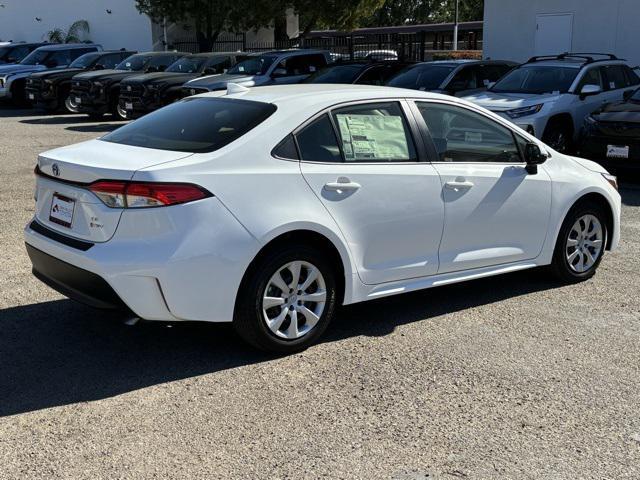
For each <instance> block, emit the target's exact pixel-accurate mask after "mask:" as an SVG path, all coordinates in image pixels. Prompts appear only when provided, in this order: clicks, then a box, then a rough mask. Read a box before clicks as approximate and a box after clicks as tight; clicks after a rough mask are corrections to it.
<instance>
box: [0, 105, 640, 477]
mask: <svg viewBox="0 0 640 480" xmlns="http://www.w3.org/2000/svg"><path fill="white" fill-rule="evenodd" d="M115 125H117V124H110V123H108V122H102V123H88V122H86V121H84V119H83V118H82V117H73V116H72V117H40V116H35V115H33V114H32V113H30V112H28V111H22V112H21V111H11V110H7V109H4V110H0V179H1V182H0V222H1V223H0V225H1V227H0V248H1V252H2V254H1V255H0V478H2V479H5V478H6V479H18V478H29V479H32V478H43V479H45V478H46V479H52V478H56V479H85V478H86V479H117V478H126V479H138V478H185V479H186V478H189V479H193V478H221V479H228V478H246V479H262V478H291V479H294V478H295V479H298V478H362V479H385V478H390V479H405V480H408V479H411V480H417V479H427V478H429V479H433V478H437V479H449V478H473V479H491V478H496V479H498V478H499V479H512V478H513V479H528V478H531V479H533V478H535V479H582V478H609V479H622V478H629V479H637V478H640V415H639V414H638V412H639V411H640V371H639V370H640V298H639V297H640V295H639V293H640V275H638V272H639V271H640V188H639V187H638V185H637V184H636V185H629V186H627V187H625V188H624V189H623V190H622V195H623V200H624V209H623V227H622V243H621V246H620V249H619V250H618V251H616V252H614V253H612V254H608V255H606V257H605V259H604V261H603V263H602V265H601V267H600V269H599V271H598V274H597V275H596V277H595V278H594V279H593V280H591V281H588V282H586V283H583V284H580V285H574V286H561V285H558V284H556V283H554V282H552V281H550V280H549V279H548V278H547V277H546V275H545V274H544V272H538V271H528V272H522V273H518V274H512V275H508V276H504V277H497V278H494V279H485V280H481V281H476V282H472V283H467V284H463V285H454V286H449V287H444V288H439V289H434V290H430V291H425V292H418V293H414V294H409V295H405V296H399V297H395V298H390V299H386V300H379V301H376V302H371V303H368V304H363V305H356V306H351V307H348V308H345V309H343V310H342V311H341V313H340V314H339V316H338V318H337V321H336V322H335V323H334V324H333V325H332V326H331V327H330V330H329V332H328V334H327V338H326V340H325V342H324V343H322V344H321V345H318V346H315V347H313V348H311V349H309V350H308V351H306V352H304V353H302V354H299V355H295V356H291V357H288V358H278V359H273V358H269V357H267V356H264V355H262V354H259V353H256V352H254V351H252V350H251V349H249V348H248V347H246V346H245V345H244V344H243V343H242V342H241V341H239V340H238V339H237V338H236V337H235V335H234V334H233V332H232V331H231V329H230V328H229V327H228V326H224V325H197V324H182V325H175V326H173V327H169V326H166V325H157V324H138V325H136V326H134V327H127V326H125V325H123V324H121V323H119V322H118V321H117V319H114V318H110V317H108V316H106V315H105V314H102V313H96V312H94V311H91V310H89V309H87V308H85V307H83V306H80V305H78V304H75V303H73V302H71V301H69V300H65V299H63V298H62V297H61V296H60V295H58V294H56V293H55V292H54V291H52V290H50V289H48V288H47V287H45V286H44V285H43V284H41V283H39V282H38V281H37V280H35V279H34V278H32V277H31V275H30V265H29V261H28V258H27V255H26V253H25V251H24V246H23V239H22V231H21V230H22V227H23V225H24V224H25V223H26V222H27V221H28V219H29V218H30V216H31V212H32V208H33V200H32V191H33V174H32V171H33V167H34V162H35V158H36V155H37V154H38V152H41V151H43V150H46V149H49V148H53V147H57V146H60V145H67V144H70V143H74V142H77V141H80V140H83V139H87V138H91V137H95V136H98V135H100V133H101V132H105V131H109V130H110V129H112V128H114V126H115Z"/></svg>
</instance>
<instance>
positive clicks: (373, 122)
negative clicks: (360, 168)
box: [336, 114, 410, 161]
mask: <svg viewBox="0 0 640 480" xmlns="http://www.w3.org/2000/svg"><path fill="white" fill-rule="evenodd" d="M336 119H337V120H338V127H339V129H340V136H341V137H342V148H343V151H344V154H345V158H346V160H347V161H350V160H351V161H353V160H371V159H393V160H408V159H409V158H410V157H409V147H408V145H407V140H406V135H405V131H404V125H403V123H402V118H401V117H397V116H385V115H344V114H338V115H336Z"/></svg>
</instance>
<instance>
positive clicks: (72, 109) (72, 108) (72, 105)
mask: <svg viewBox="0 0 640 480" xmlns="http://www.w3.org/2000/svg"><path fill="white" fill-rule="evenodd" d="M64 108H66V109H67V112H69V113H78V104H77V103H76V102H75V101H74V99H73V98H72V97H71V95H69V96H67V98H66V99H65V100H64Z"/></svg>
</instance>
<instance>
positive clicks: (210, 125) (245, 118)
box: [101, 98, 276, 153]
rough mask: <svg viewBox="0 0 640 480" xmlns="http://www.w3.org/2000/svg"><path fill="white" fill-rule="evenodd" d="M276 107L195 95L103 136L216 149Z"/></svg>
mask: <svg viewBox="0 0 640 480" xmlns="http://www.w3.org/2000/svg"><path fill="white" fill-rule="evenodd" d="M275 111H276V106H275V105H272V104H269V103H263V102H254V101H248V100H233V99H225V98H192V99H186V100H184V101H182V102H177V103H174V104H171V105H169V106H168V107H165V108H162V109H160V110H157V111H155V112H153V113H151V114H149V115H147V116H145V117H142V118H141V119H139V120H137V121H135V122H132V123H129V124H127V125H125V126H123V127H121V128H119V129H117V130H115V131H113V132H112V133H110V134H108V135H105V136H104V137H102V138H101V140H104V141H106V142H113V143H119V144H122V145H131V146H134V147H144V148H155V149H158V150H172V151H178V152H191V153H204V152H213V151H215V150H218V149H220V148H222V147H224V146H225V145H228V144H229V143H231V142H233V141H234V140H236V139H238V138H240V137H241V136H242V135H244V134H245V133H247V132H248V131H250V130H252V129H253V128H255V127H257V126H258V125H259V124H261V123H262V122H264V121H265V120H266V119H267V118H268V117H269V116H271V115H272V114H273V112H275Z"/></svg>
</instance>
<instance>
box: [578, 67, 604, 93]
mask: <svg viewBox="0 0 640 480" xmlns="http://www.w3.org/2000/svg"><path fill="white" fill-rule="evenodd" d="M585 85H597V86H599V87H600V88H601V89H602V90H605V88H604V83H603V82H602V75H601V74H600V68H590V69H589V70H587V71H586V72H585V74H584V76H583V77H582V80H580V83H579V85H578V88H576V92H577V93H580V92H581V91H582V89H583V88H584V86H585Z"/></svg>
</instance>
